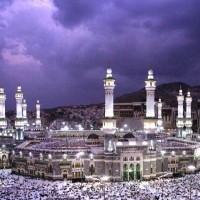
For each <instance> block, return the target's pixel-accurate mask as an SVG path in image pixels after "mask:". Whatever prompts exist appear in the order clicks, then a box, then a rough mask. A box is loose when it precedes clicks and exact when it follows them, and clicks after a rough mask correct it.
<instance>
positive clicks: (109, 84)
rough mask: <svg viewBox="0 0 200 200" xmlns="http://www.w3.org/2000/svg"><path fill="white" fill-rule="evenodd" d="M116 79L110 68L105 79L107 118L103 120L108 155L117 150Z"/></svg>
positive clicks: (105, 147)
mask: <svg viewBox="0 0 200 200" xmlns="http://www.w3.org/2000/svg"><path fill="white" fill-rule="evenodd" d="M114 88H115V79H114V78H113V76H112V69H111V68H110V66H108V69H107V74H106V78H105V79H104V89H105V117H104V118H103V131H104V133H105V138H104V140H105V141H104V150H105V152H106V153H113V152H115V150H116V146H115V138H114V133H115V131H116V118H115V117H114V111H113V101H114V100H113V90H114Z"/></svg>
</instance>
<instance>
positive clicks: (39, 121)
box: [35, 100, 41, 128]
mask: <svg viewBox="0 0 200 200" xmlns="http://www.w3.org/2000/svg"><path fill="white" fill-rule="evenodd" d="M35 124H36V127H38V128H40V127H41V118H40V102H39V100H37V103H36V120H35Z"/></svg>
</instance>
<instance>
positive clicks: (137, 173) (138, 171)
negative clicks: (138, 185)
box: [136, 164, 140, 180]
mask: <svg viewBox="0 0 200 200" xmlns="http://www.w3.org/2000/svg"><path fill="white" fill-rule="evenodd" d="M136 179H138V180H139V179H140V164H137V165H136Z"/></svg>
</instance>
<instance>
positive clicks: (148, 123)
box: [144, 69, 157, 134]
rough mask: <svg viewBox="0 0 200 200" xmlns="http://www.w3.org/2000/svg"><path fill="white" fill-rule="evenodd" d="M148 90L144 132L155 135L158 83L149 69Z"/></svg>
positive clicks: (146, 86)
mask: <svg viewBox="0 0 200 200" xmlns="http://www.w3.org/2000/svg"><path fill="white" fill-rule="evenodd" d="M145 89H146V117H145V118H144V131H145V133H147V134H154V133H156V130H157V118H156V117H155V89H156V81H155V79H154V75H153V70H152V69H149V71H148V77H147V80H146V81H145Z"/></svg>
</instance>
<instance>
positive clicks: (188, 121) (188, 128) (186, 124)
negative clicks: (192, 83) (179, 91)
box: [185, 91, 192, 133]
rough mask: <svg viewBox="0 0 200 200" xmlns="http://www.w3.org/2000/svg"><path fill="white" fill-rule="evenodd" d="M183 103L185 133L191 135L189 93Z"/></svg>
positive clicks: (190, 101)
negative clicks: (184, 107) (184, 106)
mask: <svg viewBox="0 0 200 200" xmlns="http://www.w3.org/2000/svg"><path fill="white" fill-rule="evenodd" d="M185 101H186V117H185V126H186V133H192V116H191V104H192V97H191V96H190V92H189V91H188V93H187V97H186V98H185Z"/></svg>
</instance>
